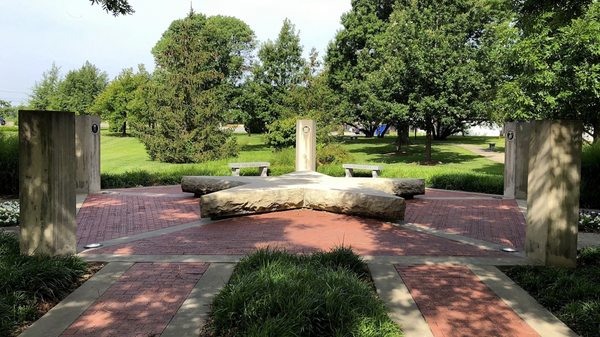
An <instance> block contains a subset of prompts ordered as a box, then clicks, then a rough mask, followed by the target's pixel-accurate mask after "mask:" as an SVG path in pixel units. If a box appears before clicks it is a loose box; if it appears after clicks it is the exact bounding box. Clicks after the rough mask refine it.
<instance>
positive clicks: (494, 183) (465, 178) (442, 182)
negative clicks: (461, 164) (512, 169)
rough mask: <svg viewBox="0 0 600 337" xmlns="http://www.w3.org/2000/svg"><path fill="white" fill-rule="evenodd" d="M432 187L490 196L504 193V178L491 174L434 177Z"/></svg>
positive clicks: (455, 174)
mask: <svg viewBox="0 0 600 337" xmlns="http://www.w3.org/2000/svg"><path fill="white" fill-rule="evenodd" d="M429 183H430V186H431V187H433V188H440V189H444V190H458V191H467V192H479V193H489V194H502V193H504V177H503V176H497V175H489V174H473V173H453V174H439V175H434V176H432V177H431V179H430V182H429Z"/></svg>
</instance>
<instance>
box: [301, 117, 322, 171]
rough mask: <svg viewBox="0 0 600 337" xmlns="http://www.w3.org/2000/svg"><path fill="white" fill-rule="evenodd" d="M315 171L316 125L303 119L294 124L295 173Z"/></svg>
mask: <svg viewBox="0 0 600 337" xmlns="http://www.w3.org/2000/svg"><path fill="white" fill-rule="evenodd" d="M316 170H317V124H316V123H315V121H314V120H309V119H304V120H298V121H297V122H296V171H316Z"/></svg>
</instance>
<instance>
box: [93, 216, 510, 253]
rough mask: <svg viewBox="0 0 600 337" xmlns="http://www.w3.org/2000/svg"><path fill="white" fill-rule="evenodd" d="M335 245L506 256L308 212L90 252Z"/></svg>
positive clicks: (236, 250)
mask: <svg viewBox="0 0 600 337" xmlns="http://www.w3.org/2000/svg"><path fill="white" fill-rule="evenodd" d="M340 245H345V246H350V247H352V248H353V249H354V250H355V251H356V252H357V253H359V254H361V255H390V256H394V255H395V256H398V255H423V256H505V254H504V253H500V252H492V251H486V250H482V249H479V248H476V247H473V246H471V245H466V244H461V243H458V242H455V241H451V240H448V239H444V238H440V237H436V236H433V235H429V234H424V233H419V232H415V231H411V230H407V229H403V228H398V227H396V226H393V225H391V224H389V223H386V222H382V221H378V220H373V219H364V218H360V217H354V216H348V215H341V214H334V213H328V212H319V211H313V210H292V211H284V212H276V213H267V214H260V215H252V216H245V217H239V218H231V219H226V220H221V221H218V222H215V223H211V224H208V225H205V226H203V227H200V228H190V229H186V230H183V231H180V232H177V233H173V234H167V235H163V236H159V237H154V238H150V239H145V240H138V241H135V242H132V243H128V244H121V245H117V246H110V247H106V248H102V249H97V250H94V251H92V252H91V253H93V254H124V255H156V254H161V255H191V254H193V255H203V254H211V255H214V254H224V255H227V254H247V253H250V252H252V251H254V250H255V249H257V248H261V247H262V248H264V247H271V248H285V249H287V250H289V251H293V252H311V251H315V250H319V249H320V250H328V249H330V248H333V247H336V246H340ZM503 254H504V255H503Z"/></svg>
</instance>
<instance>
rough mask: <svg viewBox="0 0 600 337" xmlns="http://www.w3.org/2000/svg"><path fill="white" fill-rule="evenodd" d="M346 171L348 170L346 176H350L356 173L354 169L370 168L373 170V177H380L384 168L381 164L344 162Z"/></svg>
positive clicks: (343, 165) (369, 169)
mask: <svg viewBox="0 0 600 337" xmlns="http://www.w3.org/2000/svg"><path fill="white" fill-rule="evenodd" d="M342 167H343V168H344V171H345V172H346V177H347V178H350V177H352V176H353V174H354V170H368V171H371V175H372V176H373V178H377V177H379V174H380V173H381V170H383V166H379V165H363V164H342Z"/></svg>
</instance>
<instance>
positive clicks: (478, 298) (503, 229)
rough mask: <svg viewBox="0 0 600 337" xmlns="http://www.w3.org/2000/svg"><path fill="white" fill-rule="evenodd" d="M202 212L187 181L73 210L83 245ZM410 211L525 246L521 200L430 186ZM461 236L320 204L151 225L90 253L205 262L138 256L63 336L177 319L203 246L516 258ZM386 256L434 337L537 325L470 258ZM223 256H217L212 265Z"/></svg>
mask: <svg viewBox="0 0 600 337" xmlns="http://www.w3.org/2000/svg"><path fill="white" fill-rule="evenodd" d="M199 214H200V205H199V200H198V199H197V198H194V196H193V195H192V194H187V193H182V192H181V188H180V187H179V186H162V187H152V188H134V189H118V190H112V191H109V192H108V193H104V194H95V195H91V196H89V197H88V199H87V200H86V201H85V203H84V204H83V207H82V208H81V210H80V211H79V214H78V216H77V222H78V245H79V246H80V247H81V246H83V245H84V244H86V243H90V242H102V241H105V240H110V239H115V238H123V237H127V236H131V235H134V234H142V233H147V232H150V231H155V230H159V229H165V228H169V227H173V226H177V225H181V224H187V223H193V222H196V221H198V220H200V216H199ZM405 220H406V222H407V223H412V224H417V225H420V226H424V227H426V228H430V229H435V230H438V231H443V232H446V233H448V232H449V233H454V234H459V235H461V236H463V237H470V238H474V239H479V240H483V241H488V242H491V243H497V244H501V245H506V246H513V247H517V248H522V247H523V238H524V235H525V221H524V218H523V216H522V214H521V212H520V210H519V208H518V207H517V204H516V203H515V202H514V200H502V199H501V198H497V197H496V198H494V197H493V196H489V195H483V194H474V193H467V192H454V191H443V190H427V193H426V195H425V196H420V197H418V198H415V199H414V200H408V201H407V211H406V219H405ZM465 242H466V241H464V240H463V241H462V242H458V241H454V240H450V239H448V238H446V237H441V236H439V235H436V234H435V233H432V234H428V233H425V232H423V231H415V230H411V229H408V228H403V227H400V226H398V225H394V224H391V223H388V222H384V221H379V220H373V219H365V218H360V217H354V216H349V215H340V214H333V213H327V212H319V211H313V210H292V211H285V212H277V213H268V214H260V215H252V216H245V217H237V218H230V219H224V220H220V221H215V222H210V223H208V224H204V225H199V224H197V225H194V226H191V227H189V228H186V229H181V230H176V231H174V232H173V231H171V232H170V233H167V234H158V233H152V234H151V235H149V236H148V237H146V238H144V239H139V240H133V239H132V241H130V242H127V243H122V244H119V245H114V246H106V247H103V248H100V249H96V250H89V251H87V252H84V253H82V256H84V257H85V256H88V257H89V256H90V255H94V254H114V255H113V257H114V256H117V257H122V258H123V260H118V259H117V261H128V260H127V258H128V257H132V255H136V256H137V257H133V258H135V259H137V260H136V261H139V260H142V261H146V259H149V261H153V260H152V258H151V257H150V255H152V256H158V257H159V258H163V259H164V260H169V259H172V258H176V256H177V255H182V256H186V255H194V256H189V257H188V256H186V257H185V260H186V261H187V260H188V259H192V260H190V261H203V263H196V262H186V263H136V264H134V265H133V266H132V267H131V268H130V269H129V270H127V271H126V272H125V273H124V274H123V275H122V276H121V277H120V278H119V279H118V280H117V281H116V283H114V284H113V285H112V286H110V288H108V290H107V291H106V292H104V293H103V294H102V295H101V296H100V297H99V298H98V299H97V300H96V301H95V302H94V303H93V304H92V305H91V306H90V307H89V308H87V309H86V310H85V311H83V313H82V314H81V315H80V316H79V317H78V318H77V319H76V320H75V321H74V322H73V323H72V324H70V323H69V324H70V325H69V326H68V328H67V329H66V330H65V331H64V332H63V333H62V335H61V336H65V337H67V336H80V337H92V336H94V337H104V336H125V337H129V336H131V337H137V336H145V337H148V336H155V337H158V336H160V335H161V333H162V332H163V331H164V330H165V327H167V325H169V328H171V324H172V322H173V321H177V320H176V319H175V320H174V319H173V317H174V316H175V315H176V313H177V311H178V310H179V309H180V308H181V306H182V303H183V302H184V301H185V300H186V298H187V297H188V296H189V294H190V292H191V291H192V288H194V286H195V285H196V284H197V283H198V284H201V283H202V282H201V281H202V276H203V273H204V272H205V271H206V270H207V268H208V265H209V264H208V263H204V261H205V259H204V258H203V256H209V255H210V256H216V257H218V258H224V257H225V256H231V255H242V254H247V253H250V252H252V251H254V250H255V249H257V248H261V247H271V248H285V249H287V250H289V251H292V252H311V251H315V250H326V249H330V248H332V247H335V246H339V245H344V246H350V247H352V248H353V249H354V250H355V251H356V252H357V253H359V254H361V255H371V256H373V259H378V258H380V259H383V260H379V261H390V260H389V259H390V258H391V259H401V258H402V259H404V261H406V257H407V256H412V257H411V258H410V259H411V261H413V260H414V259H415V258H417V259H421V260H419V261H427V259H430V257H436V258H442V259H445V258H447V259H453V260H452V261H454V260H456V257H460V258H461V259H470V258H486V257H495V258H499V257H510V255H507V253H503V252H500V251H494V250H484V249H482V248H479V247H477V246H476V245H474V244H469V243H468V242H466V243H465ZM420 256H423V257H424V258H421V257H420ZM425 257H427V258H425ZM194 259H195V260H194ZM385 259H388V260H385ZM164 260H163V261H164ZM181 260H182V259H179V260H177V261H181ZM481 260H482V259H477V260H476V259H471V260H468V261H481ZM216 261H219V260H218V259H217V260H216ZM436 261H438V260H436ZM444 261H445V260H444ZM461 261H464V260H461ZM212 262H215V260H213V261H212ZM385 263H387V266H388V268H390V270H391V271H392V272H391V273H392V274H393V271H394V269H393V268H394V267H395V268H396V271H397V272H398V275H400V277H401V279H402V281H403V282H404V283H405V284H406V286H407V287H408V289H409V291H410V295H412V298H413V300H414V301H415V303H416V304H417V306H418V308H419V310H420V311H421V313H422V316H423V317H424V318H425V321H426V322H427V323H423V324H428V325H429V328H430V330H431V332H432V333H433V335H434V336H436V337H441V336H444V337H461V336H515V337H521V336H523V337H531V336H539V335H538V334H537V333H536V332H535V331H534V330H532V328H531V327H529V326H528V325H527V324H526V323H525V322H524V321H523V320H522V319H521V318H520V317H519V316H518V315H517V314H515V313H514V312H513V311H512V310H511V309H510V307H508V306H507V305H506V304H505V303H504V302H503V301H502V300H501V299H500V298H498V297H497V296H496V295H495V294H494V292H493V291H492V290H491V289H489V288H487V286H486V285H485V284H483V283H482V282H481V281H480V280H479V279H478V277H477V276H476V275H475V274H474V273H473V272H472V271H471V270H470V269H469V268H468V267H466V266H460V265H428V264H427V265H425V263H429V262H420V263H423V264H421V265H414V266H404V265H395V266H392V263H391V262H385ZM393 263H398V262H393ZM409 263H413V262H409ZM452 263H456V262H452ZM216 266H219V264H215V265H214V266H213V267H216ZM213 267H211V270H213ZM124 268H127V265H126V266H125V267H124ZM209 274H210V272H209V273H207V275H209ZM228 277H229V276H227V278H228ZM227 278H225V279H224V280H226V279H227ZM396 278H397V276H396ZM199 280H200V282H199ZM224 280H223V281H224ZM397 280H398V282H399V283H400V284H401V282H400V279H399V278H397ZM209 283H210V282H209ZM194 291H197V290H194ZM186 303H187V302H186ZM417 313H418V311H417ZM418 316H419V317H421V316H420V315H418ZM178 317H179V316H178ZM421 320H422V317H421ZM409 324H410V323H409ZM194 335H196V334H194ZM407 337H410V335H407ZM419 337H421V336H419Z"/></svg>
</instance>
